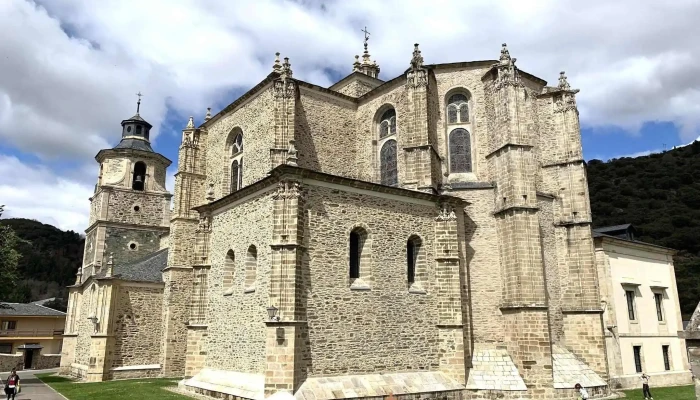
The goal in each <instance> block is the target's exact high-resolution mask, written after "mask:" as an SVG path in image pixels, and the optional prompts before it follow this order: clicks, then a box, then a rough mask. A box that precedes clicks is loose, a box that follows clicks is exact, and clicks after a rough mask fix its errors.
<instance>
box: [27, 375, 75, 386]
mask: <svg viewBox="0 0 700 400" xmlns="http://www.w3.org/2000/svg"><path fill="white" fill-rule="evenodd" d="M36 377H37V378H39V379H40V380H41V381H42V382H44V383H46V384H49V385H50V384H52V383H68V382H73V380H72V379H70V378H66V377H65V376H58V375H54V374H52V373H47V374H36Z"/></svg>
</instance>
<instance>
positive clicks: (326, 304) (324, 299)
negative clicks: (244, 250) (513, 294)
mask: <svg viewBox="0 0 700 400" xmlns="http://www.w3.org/2000/svg"><path fill="white" fill-rule="evenodd" d="M306 190H307V193H306V200H305V201H306V204H307V205H308V206H309V209H308V211H307V213H306V214H307V218H306V221H308V228H305V230H306V232H308V234H305V238H304V240H305V243H304V245H305V246H306V248H307V254H305V255H304V256H303V258H304V260H305V261H304V263H303V267H302V269H303V272H302V273H303V282H304V284H303V287H304V288H306V291H305V292H304V293H301V295H300V298H298V299H297V302H300V303H302V304H305V306H306V307H305V308H306V309H307V320H308V321H309V333H308V342H309V343H310V349H309V350H308V356H310V357H311V362H309V363H308V364H307V368H308V370H307V371H308V376H309V377H317V376H324V375H337V374H363V373H374V372H390V371H415V370H437V369H438V354H437V353H436V351H437V348H436V347H435V346H434V345H433V343H437V340H438V331H437V328H435V324H436V322H437V320H436V318H437V317H436V306H437V304H436V297H435V296H436V294H435V293H436V288H435V287H434V286H433V284H432V282H433V279H434V276H433V273H434V265H435V260H434V258H435V255H434V246H435V242H434V229H435V228H434V223H435V221H434V218H435V217H436V215H437V208H436V207H435V206H432V205H418V204H410V203H404V202H400V201H397V200H393V199H387V198H380V197H374V196H368V195H364V194H357V193H349V192H344V191H340V190H335V189H330V188H324V187H308V186H306ZM357 226H360V227H363V228H364V229H365V230H366V231H367V233H368V238H367V240H366V242H365V245H364V246H363V250H362V254H363V257H362V260H363V263H364V264H361V265H360V276H361V277H367V275H368V274H369V275H370V277H367V278H369V279H366V280H365V283H367V284H369V286H370V289H369V290H353V289H352V288H351V286H350V280H349V275H348V273H349V270H348V268H349V266H348V265H349V259H348V253H349V234H350V232H351V230H352V229H353V228H354V227H357ZM411 235H417V236H419V237H420V238H421V241H422V243H423V245H422V246H421V249H420V251H425V259H426V260H427V262H428V266H429V268H428V279H427V282H426V283H425V287H424V288H425V289H426V292H427V293H426V294H420V293H409V290H408V283H407V278H406V276H407V275H406V242H407V239H408V238H409V237H410V236H411ZM367 253H369V256H368V257H365V256H364V255H365V254H367ZM366 261H368V263H367V262H366ZM367 264H369V265H367ZM456 279H459V278H458V277H456Z"/></svg>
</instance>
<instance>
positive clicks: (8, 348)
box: [0, 343, 12, 354]
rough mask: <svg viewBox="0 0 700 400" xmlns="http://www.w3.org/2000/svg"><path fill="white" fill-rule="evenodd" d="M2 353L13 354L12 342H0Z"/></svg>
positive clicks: (0, 351) (0, 352)
mask: <svg viewBox="0 0 700 400" xmlns="http://www.w3.org/2000/svg"><path fill="white" fill-rule="evenodd" d="M0 354H12V343H0Z"/></svg>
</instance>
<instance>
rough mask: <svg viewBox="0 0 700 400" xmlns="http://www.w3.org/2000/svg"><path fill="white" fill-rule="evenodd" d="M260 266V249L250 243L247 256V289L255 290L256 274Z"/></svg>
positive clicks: (249, 290) (247, 290) (248, 290)
mask: <svg viewBox="0 0 700 400" xmlns="http://www.w3.org/2000/svg"><path fill="white" fill-rule="evenodd" d="M257 268H258V249H257V248H255V246H253V245H250V247H248V254H246V258H245V291H246V293H248V292H254V291H255V274H256V270H257Z"/></svg>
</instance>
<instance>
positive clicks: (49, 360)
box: [0, 353, 61, 369]
mask: <svg viewBox="0 0 700 400" xmlns="http://www.w3.org/2000/svg"><path fill="white" fill-rule="evenodd" d="M36 354H37V355H38V357H37V358H36V362H34V363H32V368H33V369H49V368H57V367H58V366H59V365H60V364H61V356H59V355H44V354H39V353H36ZM0 369H2V368H0Z"/></svg>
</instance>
